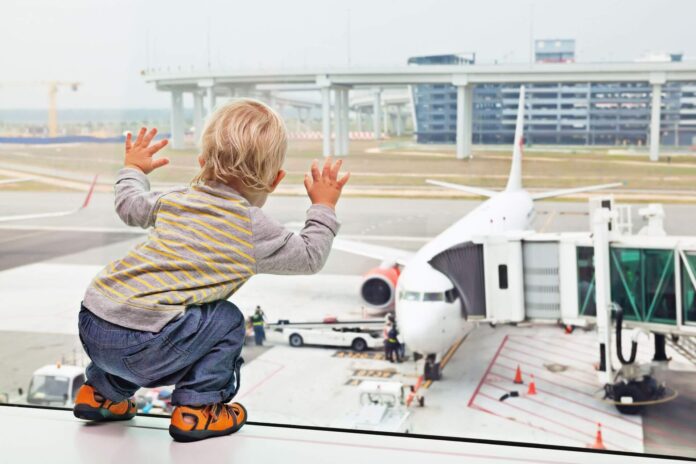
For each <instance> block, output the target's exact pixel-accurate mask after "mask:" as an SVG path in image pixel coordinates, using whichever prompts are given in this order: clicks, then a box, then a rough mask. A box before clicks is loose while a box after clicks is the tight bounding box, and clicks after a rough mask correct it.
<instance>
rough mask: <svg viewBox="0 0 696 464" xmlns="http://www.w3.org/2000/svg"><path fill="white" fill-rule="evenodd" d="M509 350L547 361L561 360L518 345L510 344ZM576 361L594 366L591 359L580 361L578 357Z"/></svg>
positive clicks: (564, 356)
mask: <svg viewBox="0 0 696 464" xmlns="http://www.w3.org/2000/svg"><path fill="white" fill-rule="evenodd" d="M513 343H519V342H514V341H513ZM522 348H530V347H529V346H523V347H522ZM508 350H513V351H517V352H518V353H522V354H524V355H527V356H531V357H532V358H537V359H541V360H542V361H546V362H559V361H558V358H549V357H544V356H540V355H539V354H537V353H530V352H528V351H525V350H523V349H520V348H519V347H518V346H517V345H515V346H514V347H513V346H511V345H508ZM558 357H563V358H571V357H570V356H566V355H559V356H558ZM571 359H572V358H571ZM575 361H576V362H578V363H580V364H584V365H587V366H592V362H590V361H579V360H577V359H575Z"/></svg>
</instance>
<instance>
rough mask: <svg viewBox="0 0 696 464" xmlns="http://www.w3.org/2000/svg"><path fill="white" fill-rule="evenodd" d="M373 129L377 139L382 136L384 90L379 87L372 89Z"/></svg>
mask: <svg viewBox="0 0 696 464" xmlns="http://www.w3.org/2000/svg"><path fill="white" fill-rule="evenodd" d="M372 94H373V96H374V101H373V102H372V131H373V137H374V139H375V140H380V139H381V138H382V90H381V89H380V88H379V87H377V88H375V89H373V90H372Z"/></svg>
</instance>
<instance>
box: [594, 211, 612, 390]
mask: <svg viewBox="0 0 696 464" xmlns="http://www.w3.org/2000/svg"><path fill="white" fill-rule="evenodd" d="M611 218H612V212H611V211H609V209H607V208H601V209H600V210H598V211H597V212H596V213H595V215H594V218H593V220H592V235H593V244H594V269H595V285H596V286H595V298H596V302H597V336H598V341H599V356H600V360H599V362H600V367H599V371H600V372H599V376H600V381H602V382H603V383H612V382H613V373H612V367H611V287H610V280H609V279H610V275H609V222H610V221H611Z"/></svg>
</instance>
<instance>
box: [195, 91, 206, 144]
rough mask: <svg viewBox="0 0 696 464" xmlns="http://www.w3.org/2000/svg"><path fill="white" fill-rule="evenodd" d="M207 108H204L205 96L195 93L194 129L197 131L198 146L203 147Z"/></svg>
mask: <svg viewBox="0 0 696 464" xmlns="http://www.w3.org/2000/svg"><path fill="white" fill-rule="evenodd" d="M204 113H205V108H204V107H203V94H201V93H200V92H193V127H194V130H195V131H196V134H195V137H196V146H197V147H199V146H200V145H201V135H203V120H204V119H205V116H204Z"/></svg>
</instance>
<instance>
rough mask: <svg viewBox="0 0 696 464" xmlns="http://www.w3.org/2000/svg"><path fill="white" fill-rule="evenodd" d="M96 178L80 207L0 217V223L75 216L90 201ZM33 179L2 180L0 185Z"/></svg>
mask: <svg viewBox="0 0 696 464" xmlns="http://www.w3.org/2000/svg"><path fill="white" fill-rule="evenodd" d="M97 177H98V176H94V178H93V179H92V183H91V184H90V186H89V190H88V191H87V196H85V199H84V201H83V202H82V205H81V206H79V207H77V208H73V209H69V210H65V211H53V212H49V213H32V214H18V215H14V216H0V222H9V221H23V220H25V219H42V218H49V217H60V216H69V215H71V214H75V213H77V212H78V211H81V210H83V209H85V208H86V207H87V206H88V205H89V202H90V200H91V199H92V194H93V193H94V187H95V186H96V185H97ZM33 179H34V178H33V177H26V178H21V179H7V180H2V181H0V185H6V184H15V183H19V182H28V181H30V180H33Z"/></svg>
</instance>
